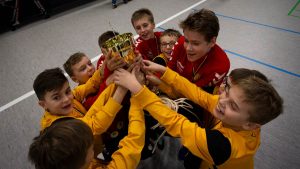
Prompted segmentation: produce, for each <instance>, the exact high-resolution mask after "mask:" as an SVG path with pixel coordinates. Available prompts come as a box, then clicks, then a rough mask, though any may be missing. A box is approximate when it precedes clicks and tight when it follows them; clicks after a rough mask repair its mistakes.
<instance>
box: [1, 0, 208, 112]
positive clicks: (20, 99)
mask: <svg viewBox="0 0 300 169" xmlns="http://www.w3.org/2000/svg"><path fill="white" fill-rule="evenodd" d="M205 1H207V0H202V1H199V2H198V3H195V4H194V5H192V6H190V7H188V8H186V9H184V10H182V11H180V12H178V13H176V14H175V15H173V16H171V17H169V18H167V19H165V20H163V21H162V22H160V23H158V24H156V27H159V26H161V25H163V24H165V23H167V22H169V21H170V20H172V19H174V18H176V17H177V16H179V15H181V14H183V13H185V12H187V11H189V10H191V9H193V8H195V7H196V6H198V5H200V4H202V3H204V2H205ZM137 37H138V35H135V36H134V38H137ZM99 58H100V55H98V56H96V57H94V58H92V59H91V61H92V62H95V61H96V60H98V59H99ZM34 94H35V93H34V91H33V90H32V91H30V92H27V93H25V94H24V95H22V96H20V97H18V98H16V99H14V100H13V101H11V102H9V103H7V104H5V105H4V106H1V107H0V112H2V111H4V110H6V109H8V108H10V107H12V106H14V105H15V104H17V103H19V102H21V101H23V100H25V99H27V98H28V97H30V96H32V95H34Z"/></svg>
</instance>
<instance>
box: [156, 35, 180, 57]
mask: <svg viewBox="0 0 300 169" xmlns="http://www.w3.org/2000/svg"><path fill="white" fill-rule="evenodd" d="M176 42H177V37H176V36H168V35H165V36H161V37H160V50H161V52H162V53H163V54H164V55H165V56H166V57H167V58H170V57H171V54H172V51H173V47H174V45H175V43H176Z"/></svg>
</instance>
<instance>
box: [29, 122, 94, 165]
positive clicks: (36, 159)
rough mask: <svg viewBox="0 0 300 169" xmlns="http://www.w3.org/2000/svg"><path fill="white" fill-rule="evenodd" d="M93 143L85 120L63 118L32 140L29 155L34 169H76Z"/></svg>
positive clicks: (82, 162)
mask: <svg viewBox="0 0 300 169" xmlns="http://www.w3.org/2000/svg"><path fill="white" fill-rule="evenodd" d="M92 144H93V134H92V131H91V129H90V128H89V127H88V126H87V125H86V124H85V123H84V122H82V121H80V120H78V119H74V118H63V119H59V120H56V121H55V122H54V123H52V125H51V126H49V127H48V128H46V129H44V130H43V131H42V132H41V133H40V135H39V136H37V137H35V138H34V139H33V143H32V144H31V145H30V148H29V153H28V158H29V160H30V161H31V162H32V163H33V164H34V165H35V168H37V169H79V168H80V167H82V166H83V165H84V164H85V159H86V156H87V152H88V149H89V147H90V146H91V145H92Z"/></svg>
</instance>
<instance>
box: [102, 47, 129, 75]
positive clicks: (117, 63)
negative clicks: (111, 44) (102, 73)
mask: <svg viewBox="0 0 300 169" xmlns="http://www.w3.org/2000/svg"><path fill="white" fill-rule="evenodd" d="M111 52H112V51H111V50H110V51H109V52H108V53H107V56H106V58H105V59H107V61H106V65H107V68H108V70H110V71H114V70H116V69H118V68H122V67H124V66H125V65H126V63H125V62H124V61H123V59H121V58H118V57H113V56H112V55H111Z"/></svg>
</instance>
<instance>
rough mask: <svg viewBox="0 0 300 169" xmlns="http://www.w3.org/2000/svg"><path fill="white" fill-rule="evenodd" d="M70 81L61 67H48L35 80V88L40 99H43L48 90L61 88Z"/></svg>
mask: <svg viewBox="0 0 300 169" xmlns="http://www.w3.org/2000/svg"><path fill="white" fill-rule="evenodd" d="M66 82H68V79H67V78H66V76H65V75H64V73H63V71H62V70H61V69H60V68H53V69H46V70H44V71H43V72H42V73H40V74H39V75H38V76H37V77H36V78H35V80H34V82H33V89H34V92H35V94H36V96H37V97H38V99H39V100H43V99H44V97H45V94H46V92H49V91H53V90H60V89H61V88H62V87H63V85H64V84H65V83H66Z"/></svg>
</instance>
